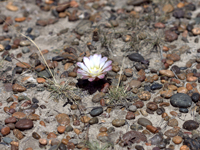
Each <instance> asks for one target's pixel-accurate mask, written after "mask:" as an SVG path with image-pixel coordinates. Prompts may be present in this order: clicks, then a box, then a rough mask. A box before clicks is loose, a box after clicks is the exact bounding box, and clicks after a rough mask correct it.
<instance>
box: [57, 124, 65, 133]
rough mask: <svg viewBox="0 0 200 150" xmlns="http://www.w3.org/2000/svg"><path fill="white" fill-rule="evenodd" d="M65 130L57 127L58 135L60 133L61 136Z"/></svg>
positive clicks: (62, 127) (63, 127)
mask: <svg viewBox="0 0 200 150" xmlns="http://www.w3.org/2000/svg"><path fill="white" fill-rule="evenodd" d="M65 129H66V127H65V126H58V127H57V131H58V133H61V134H62V133H64V132H65Z"/></svg>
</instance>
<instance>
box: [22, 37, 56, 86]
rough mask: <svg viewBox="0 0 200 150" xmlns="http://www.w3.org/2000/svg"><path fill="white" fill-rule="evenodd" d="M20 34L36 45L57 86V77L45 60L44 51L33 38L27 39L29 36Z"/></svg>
mask: <svg viewBox="0 0 200 150" xmlns="http://www.w3.org/2000/svg"><path fill="white" fill-rule="evenodd" d="M20 34H21V35H22V36H23V37H25V38H27V39H28V40H29V41H31V43H33V44H34V45H35V47H36V48H37V49H38V51H39V52H40V55H41V56H42V59H43V60H44V62H45V64H46V66H47V68H48V69H49V72H50V73H51V75H52V77H53V80H54V82H55V85H57V82H56V79H55V77H54V75H53V73H52V71H51V69H50V68H49V65H48V64H47V62H46V60H45V58H44V56H43V54H42V51H41V50H40V48H39V47H38V46H37V44H36V43H35V42H34V41H33V40H32V39H31V38H29V37H27V36H26V35H24V34H23V33H20Z"/></svg>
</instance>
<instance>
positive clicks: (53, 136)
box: [47, 132, 57, 139]
mask: <svg viewBox="0 0 200 150" xmlns="http://www.w3.org/2000/svg"><path fill="white" fill-rule="evenodd" d="M56 137H57V135H56V134H55V133H53V132H50V133H49V134H48V135H47V139H53V138H56Z"/></svg>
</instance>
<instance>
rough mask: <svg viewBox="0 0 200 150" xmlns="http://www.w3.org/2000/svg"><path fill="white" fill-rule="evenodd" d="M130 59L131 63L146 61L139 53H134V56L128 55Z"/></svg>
mask: <svg viewBox="0 0 200 150" xmlns="http://www.w3.org/2000/svg"><path fill="white" fill-rule="evenodd" d="M128 58H129V59H130V60H131V61H136V62H141V61H144V57H143V56H142V55H140V54H139V53H132V54H130V55H128Z"/></svg>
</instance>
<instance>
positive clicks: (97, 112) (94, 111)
mask: <svg viewBox="0 0 200 150" xmlns="http://www.w3.org/2000/svg"><path fill="white" fill-rule="evenodd" d="M102 113H103V108H102V107H96V108H93V109H92V110H91V111H90V115H91V116H92V117H96V116H99V115H100V114H102Z"/></svg>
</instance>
